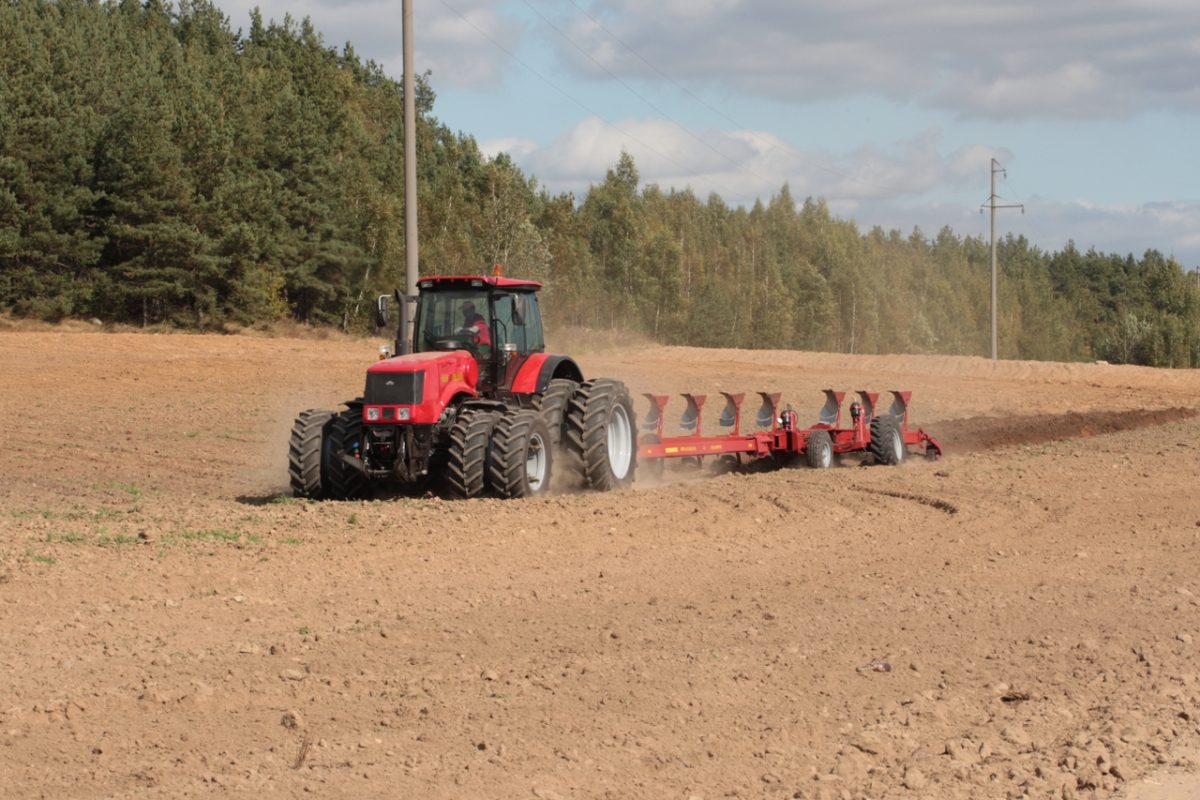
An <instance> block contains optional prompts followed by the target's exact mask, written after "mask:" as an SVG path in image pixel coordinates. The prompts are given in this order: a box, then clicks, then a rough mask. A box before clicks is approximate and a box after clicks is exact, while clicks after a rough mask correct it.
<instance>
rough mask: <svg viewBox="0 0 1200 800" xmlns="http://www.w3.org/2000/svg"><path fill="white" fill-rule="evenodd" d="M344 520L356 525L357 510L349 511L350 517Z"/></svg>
mask: <svg viewBox="0 0 1200 800" xmlns="http://www.w3.org/2000/svg"><path fill="white" fill-rule="evenodd" d="M346 521H347V522H349V523H350V524H351V525H357V524H358V512H357V511H354V512H351V514H350V519H348V520H346Z"/></svg>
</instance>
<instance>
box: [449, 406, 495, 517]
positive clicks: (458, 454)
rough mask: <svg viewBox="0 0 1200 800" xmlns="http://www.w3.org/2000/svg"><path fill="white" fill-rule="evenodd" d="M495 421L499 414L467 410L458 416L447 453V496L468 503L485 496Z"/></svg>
mask: <svg viewBox="0 0 1200 800" xmlns="http://www.w3.org/2000/svg"><path fill="white" fill-rule="evenodd" d="M496 417H497V414H496V412H494V411H487V410H484V409H476V408H465V409H463V410H461V411H459V412H458V419H457V420H456V421H455V423H454V427H452V428H451V429H450V447H449V449H448V450H447V453H446V468H445V476H446V481H445V482H446V492H447V494H449V495H450V496H451V497H456V498H458V499H460V500H467V499H470V498H472V497H478V496H479V495H480V494H482V493H483V490H484V487H485V486H486V485H487V480H486V479H487V461H488V452H489V450H490V448H491V438H492V429H493V428H495V426H496Z"/></svg>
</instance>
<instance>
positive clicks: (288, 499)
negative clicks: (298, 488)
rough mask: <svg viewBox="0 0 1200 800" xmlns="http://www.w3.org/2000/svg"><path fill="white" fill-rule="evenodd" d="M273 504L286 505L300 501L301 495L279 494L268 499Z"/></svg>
mask: <svg viewBox="0 0 1200 800" xmlns="http://www.w3.org/2000/svg"><path fill="white" fill-rule="evenodd" d="M267 502H268V503H270V504H271V505H273V506H286V505H289V504H291V503H299V502H300V498H299V497H292V496H291V495H290V494H277V495H275V496H274V497H272V498H271V499H270V500H268V501H267Z"/></svg>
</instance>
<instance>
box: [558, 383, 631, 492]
mask: <svg viewBox="0 0 1200 800" xmlns="http://www.w3.org/2000/svg"><path fill="white" fill-rule="evenodd" d="M565 432H566V435H565V437H564V439H563V442H564V444H565V448H564V449H565V450H566V452H567V453H568V454H569V456H570V459H571V465H572V467H573V471H575V472H576V473H577V474H578V475H579V478H580V482H581V483H582V484H583V485H584V486H586V487H588V488H591V489H598V490H600V491H609V490H612V489H618V488H622V487H625V486H629V485H630V484H631V483H633V477H634V473H635V471H636V470H637V417H636V416H635V415H634V413H633V400H632V398H630V396H629V390H628V389H626V388H625V384H623V383H621V382H620V381H615V380H610V379H608V378H598V379H596V380H590V381H585V382H584V383H582V384H580V386H579V389H578V390H576V392H575V394H573V395H572V396H571V400H570V401H569V402H568V403H567V416H566V425H565Z"/></svg>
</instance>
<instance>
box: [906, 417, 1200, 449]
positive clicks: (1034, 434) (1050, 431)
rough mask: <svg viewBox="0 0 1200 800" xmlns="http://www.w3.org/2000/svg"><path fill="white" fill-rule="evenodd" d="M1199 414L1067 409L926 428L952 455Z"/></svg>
mask: <svg viewBox="0 0 1200 800" xmlns="http://www.w3.org/2000/svg"><path fill="white" fill-rule="evenodd" d="M1198 414H1200V410H1197V409H1195V408H1183V407H1180V406H1176V407H1173V408H1156V409H1145V410H1141V411H1093V412H1088V413H1082V412H1078V411H1070V412H1068V413H1066V414H1056V415H1052V416H1046V415H1040V414H1039V415H1028V416H1013V417H985V416H979V417H967V418H965V419H955V420H946V421H944V422H934V423H930V425H929V430H930V432H931V433H932V435H933V436H934V437H936V438H937V440H938V441H939V442H940V443H941V445H942V447H943V449H944V450H945V452H946V454H947V455H952V456H953V455H962V454H966V453H976V452H979V451H982V450H996V449H999V448H1003V447H1012V446H1015V445H1028V444H1045V443H1047V442H1057V441H1062V440H1064V439H1086V438H1089V437H1091V436H1104V435H1106V434H1110V433H1119V432H1121V431H1130V430H1138V429H1141V428H1150V427H1157V426H1160V425H1167V424H1169V423H1172V422H1183V421H1185V420H1189V419H1192V418H1193V417H1195V416H1197V415H1198Z"/></svg>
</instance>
